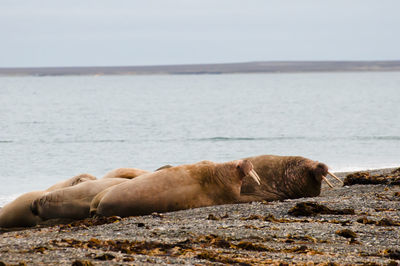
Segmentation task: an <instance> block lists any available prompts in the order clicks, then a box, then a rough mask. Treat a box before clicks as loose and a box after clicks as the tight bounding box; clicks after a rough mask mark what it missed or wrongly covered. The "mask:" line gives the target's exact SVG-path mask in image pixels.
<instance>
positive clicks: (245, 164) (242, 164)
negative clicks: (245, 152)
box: [236, 160, 261, 185]
mask: <svg viewBox="0 0 400 266" xmlns="http://www.w3.org/2000/svg"><path fill="white" fill-rule="evenodd" d="M236 168H237V169H238V170H239V171H240V173H241V176H242V178H244V177H246V176H249V177H251V178H252V179H253V180H254V181H255V182H256V183H257V184H258V185H260V181H261V179H260V177H259V176H258V174H257V172H256V171H255V170H254V169H253V164H252V163H251V162H250V161H249V160H239V161H238V163H237V166H236Z"/></svg>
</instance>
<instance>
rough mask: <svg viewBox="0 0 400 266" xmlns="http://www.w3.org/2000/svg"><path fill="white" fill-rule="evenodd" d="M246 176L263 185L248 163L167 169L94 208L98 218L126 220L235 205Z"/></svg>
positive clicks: (108, 195)
mask: <svg viewBox="0 0 400 266" xmlns="http://www.w3.org/2000/svg"><path fill="white" fill-rule="evenodd" d="M246 176H250V177H252V178H253V179H254V180H255V182H257V183H259V180H260V178H259V177H258V175H257V173H256V172H255V171H254V170H253V165H252V164H251V162H250V161H248V160H238V161H233V162H227V163H214V162H211V161H201V162H199V163H195V164H187V165H181V166H176V167H171V168H166V169H163V170H161V171H156V172H154V173H149V174H144V175H141V176H138V177H136V178H134V179H132V180H129V181H127V182H124V183H122V184H119V185H116V186H114V187H112V188H110V189H109V190H108V191H107V192H105V193H104V195H102V197H101V199H100V200H99V203H98V206H97V208H96V206H92V207H93V208H94V209H95V210H96V215H100V216H113V215H117V216H121V217H126V216H136V215H146V214H150V213H153V212H169V211H177V210H184V209H190V208H197V207H205V206H211V205H220V204H227V203H233V202H235V201H237V200H238V198H239V197H240V187H241V185H242V181H243V180H244V179H245V178H244V177H246Z"/></svg>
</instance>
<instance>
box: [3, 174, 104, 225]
mask: <svg viewBox="0 0 400 266" xmlns="http://www.w3.org/2000/svg"><path fill="white" fill-rule="evenodd" d="M94 179H96V177H94V176H92V175H89V174H81V175H77V176H74V177H71V178H69V179H67V180H65V181H61V182H59V183H57V184H55V185H53V186H51V187H49V188H48V189H46V190H39V191H32V192H28V193H25V194H23V195H21V196H19V197H18V198H16V199H15V200H13V201H12V202H10V203H8V204H6V205H5V206H4V207H3V208H2V209H0V227H3V228H11V227H30V226H35V225H36V224H37V223H39V222H41V221H42V219H41V218H40V217H38V216H35V215H34V214H33V213H32V212H31V209H30V206H31V203H32V202H33V200H35V199H36V198H38V197H40V196H42V195H44V194H46V193H47V192H50V191H55V190H57V189H61V188H65V187H70V186H75V185H77V184H80V183H82V182H85V181H88V180H94Z"/></svg>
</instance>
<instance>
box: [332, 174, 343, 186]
mask: <svg viewBox="0 0 400 266" xmlns="http://www.w3.org/2000/svg"><path fill="white" fill-rule="evenodd" d="M328 174H329V175H331V176H332V177H333V178H335V179H336V180H338V181H339V182H340V183H342V184H343V181H342V180H341V179H340V178H339V177H337V176H336V175H334V174H332V173H331V172H328Z"/></svg>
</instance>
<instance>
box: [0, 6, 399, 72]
mask: <svg viewBox="0 0 400 266" xmlns="http://www.w3.org/2000/svg"><path fill="white" fill-rule="evenodd" d="M0 36H1V37H0V38H1V39H0V67H33V66H110V65H112V66H120V65H154V64H189V63H224V62H246V61H270V60H274V61H276V60H399V59H400V1H399V0H374V1H372V0H334V1H321V0H276V1H271V0H259V1H258V0H240V1H236V0H198V1H192V0H181V1H180V0H159V1H154V0H141V1H136V0H127V1H121V0H113V1H111V0H107V1H106V0H93V1H89V0H86V1H85V0H68V1H66V0H58V1H57V0H48V1H41V0H37V1H27V0H0Z"/></svg>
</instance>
